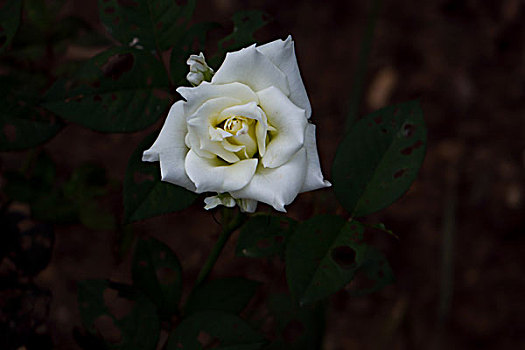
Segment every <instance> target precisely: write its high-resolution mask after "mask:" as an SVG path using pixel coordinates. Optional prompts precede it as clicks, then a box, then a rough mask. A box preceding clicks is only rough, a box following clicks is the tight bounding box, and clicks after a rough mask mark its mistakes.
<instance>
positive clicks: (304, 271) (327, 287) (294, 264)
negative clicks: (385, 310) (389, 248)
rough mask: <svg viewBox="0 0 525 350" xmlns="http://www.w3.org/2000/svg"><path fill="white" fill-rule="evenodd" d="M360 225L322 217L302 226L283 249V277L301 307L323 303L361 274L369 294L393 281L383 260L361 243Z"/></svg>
mask: <svg viewBox="0 0 525 350" xmlns="http://www.w3.org/2000/svg"><path fill="white" fill-rule="evenodd" d="M363 231H364V228H363V225H362V224H360V223H359V222H357V221H350V222H345V221H344V220H343V219H342V218H341V217H338V216H330V215H322V216H316V217H314V218H312V219H310V220H307V221H305V222H303V223H301V224H300V225H299V226H298V227H297V229H296V231H295V233H294V235H293V236H292V237H290V240H289V242H288V244H287V247H286V277H287V280H288V285H289V287H290V291H291V292H292V295H294V297H295V298H296V299H297V300H298V301H299V303H300V304H308V303H311V302H314V301H317V300H320V299H323V298H325V297H327V296H329V295H331V294H333V293H335V292H337V291H339V290H340V289H342V288H343V287H344V286H345V285H347V284H348V283H349V282H351V281H352V280H353V279H354V277H355V275H356V273H357V272H361V271H362V272H364V275H366V277H367V278H369V279H371V280H372V282H373V285H372V286H371V287H370V286H366V287H364V289H363V290H359V291H356V293H360V292H363V293H365V292H372V291H375V290H378V289H380V288H382V287H383V286H385V285H387V284H389V283H391V282H392V281H393V277H392V271H391V270H390V267H389V266H388V263H387V261H386V259H385V258H384V257H383V256H382V255H381V253H379V252H378V251H377V250H375V248H373V247H369V246H368V245H366V244H364V243H360V241H361V240H362V238H363Z"/></svg>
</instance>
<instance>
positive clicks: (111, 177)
mask: <svg viewBox="0 0 525 350" xmlns="http://www.w3.org/2000/svg"><path fill="white" fill-rule="evenodd" d="M6 3H7V4H8V5H9V6H12V11H13V13H16V11H20V7H19V4H20V2H17V1H3V2H2V6H4V4H6ZM24 4H25V10H24V13H23V16H22V26H21V27H20V30H19V31H18V32H17V33H16V35H15V36H14V38H13V40H12V41H11V39H10V37H11V34H10V33H9V27H5V28H4V27H3V28H1V31H0V50H2V52H4V51H6V48H7V47H8V46H10V49H9V52H7V53H6V55H4V56H2V59H1V60H0V80H1V85H0V89H1V92H2V93H1V96H0V99H1V106H2V117H1V118H2V119H1V120H0V121H1V122H2V124H1V130H0V141H2V144H5V142H7V144H9V148H3V149H2V150H3V151H5V152H2V153H1V154H0V171H1V173H0V181H1V184H0V185H1V188H0V200H1V204H2V212H1V218H0V219H1V222H2V223H1V225H2V226H1V227H2V236H1V237H2V241H1V242H0V249H1V252H2V255H1V258H2V261H1V265H0V283H1V285H0V293H1V296H0V306H1V313H0V334H8V335H9V339H8V341H9V342H11V343H12V344H15V343H16V344H19V345H24V346H25V347H26V348H27V349H51V348H53V349H78V348H79V343H82V342H84V344H85V343H86V342H89V341H93V340H92V339H91V338H89V337H87V336H86V335H85V334H84V333H82V332H83V331H82V330H81V320H80V315H79V311H78V309H79V307H78V305H77V282H78V281H81V280H85V279H91V278H108V277H110V278H111V280H112V281H116V282H122V283H127V282H130V281H131V273H130V271H131V258H130V254H128V253H129V251H130V248H131V247H132V246H133V244H134V241H135V239H136V237H141V236H150V235H151V236H154V237H157V238H159V239H160V240H162V241H163V242H165V243H166V244H167V245H169V246H170V247H171V248H172V249H173V250H174V251H175V252H176V253H177V255H178V256H179V259H180V261H181V264H182V265H183V266H184V271H183V279H184V281H185V282H186V283H185V285H186V286H188V287H187V288H186V289H184V290H183V298H184V297H185V295H186V296H187V293H188V292H189V289H188V288H189V287H190V286H191V282H192V281H194V279H195V277H196V275H197V273H198V270H199V268H200V266H201V265H202V263H203V261H204V259H205V257H206V255H207V254H208V252H209V250H210V248H211V246H212V245H213V243H214V241H215V240H216V237H217V233H218V229H219V226H218V225H217V224H216V223H215V222H214V220H213V218H212V216H211V215H210V214H209V213H208V212H205V211H204V210H203V209H202V206H203V204H202V202H201V200H200V199H199V200H197V201H196V202H195V203H194V204H193V205H192V206H191V207H189V208H188V209H186V210H185V211H183V212H178V213H173V214H168V215H163V216H160V217H156V218H152V219H148V220H146V221H141V222H138V223H136V224H134V225H133V227H132V228H130V227H128V226H123V225H122V224H121V222H122V219H123V215H124V213H125V212H124V208H123V205H122V195H123V193H122V183H123V181H124V174H125V172H126V167H127V164H128V160H129V159H130V157H131V156H132V154H133V152H134V150H135V149H136V147H137V146H138V145H139V144H140V143H141V142H142V140H143V139H144V138H145V137H146V136H147V135H149V134H150V133H151V132H153V131H154V130H157V129H158V128H159V127H160V126H161V124H162V120H158V121H157V122H155V123H154V124H153V125H151V126H150V127H148V128H147V129H146V130H144V131H139V132H133V130H128V131H131V132H128V133H118V134H104V133H101V132H95V131H91V130H89V129H86V128H84V127H81V126H79V125H77V124H75V123H64V122H63V121H62V120H61V119H60V118H58V117H57V116H56V115H53V114H51V113H50V112H49V111H47V110H45V109H43V108H41V107H40V105H41V103H42V101H43V100H44V99H45V97H46V93H47V94H49V92H48V91H49V90H48V89H49V88H50V87H51V86H52V85H53V83H55V82H56V81H58V80H59V79H61V78H69V77H71V76H73V75H74V74H77V72H78V70H79V68H80V67H81V65H82V62H83V61H85V60H86V59H89V58H91V57H93V56H95V55H97V54H99V53H101V52H103V51H105V50H106V49H108V48H110V47H111V46H113V45H115V44H116V40H115V39H114V38H112V37H110V36H108V35H107V33H106V30H105V28H104V27H103V25H102V23H101V22H100V21H99V15H98V4H97V1H94V0H93V1H81V0H69V1H43V0H26V1H24ZM17 6H18V7H17ZM370 6H371V2H370V3H367V2H359V1H323V2H319V1H309V0H306V1H295V0H292V1H288V2H286V3H283V2H282V1H274V0H266V1H259V0H250V1H240V0H210V1H205V0H203V1H199V2H198V4H197V8H196V10H195V17H194V21H195V22H218V25H214V26H211V27H210V28H212V27H213V30H212V31H210V34H209V36H208V37H207V39H206V45H205V46H204V53H205V54H206V56H207V57H211V56H213V55H214V54H216V53H219V56H220V54H221V50H220V48H221V45H219V46H217V42H218V41H219V40H221V39H222V38H224V37H225V36H227V35H228V34H229V33H231V32H232V28H233V25H232V22H231V21H230V18H232V16H234V14H235V13H237V12H238V11H240V10H251V9H258V10H262V11H264V12H265V13H267V14H269V18H265V20H267V21H269V23H268V24H267V25H266V26H264V27H262V29H261V30H259V31H258V32H257V33H256V35H255V38H256V39H257V40H258V41H259V42H261V43H263V42H268V41H271V40H274V39H276V38H283V39H284V38H285V37H286V36H288V35H289V34H291V35H292V36H293V38H294V40H295V42H296V53H297V56H298V60H299V65H300V68H301V73H302V77H303V80H304V82H305V85H306V88H307V91H308V93H309V97H310V100H311V103H312V107H313V111H314V112H313V117H312V120H313V121H314V122H315V123H316V124H317V125H318V128H317V130H318V131H317V132H318V146H319V151H320V157H321V165H322V167H323V169H324V172H325V174H327V177H328V178H329V179H330V178H331V176H330V174H329V170H330V166H331V164H332V160H333V158H334V156H335V150H336V147H337V145H338V144H339V141H340V140H341V139H342V137H343V130H344V124H345V119H346V115H347V113H348V110H349V97H350V89H351V83H352V79H353V78H354V76H355V74H356V71H355V67H356V64H357V61H358V55H359V49H360V45H361V40H362V36H363V33H364V29H365V24H366V18H367V15H368V13H369V12H370ZM15 17H16V16H13V18H15ZM2 20H4V19H2ZM12 20H13V19H12V18H8V19H7V22H4V23H11V22H9V21H12ZM210 28H206V29H210ZM117 39H118V38H117ZM248 39H249V38H248ZM524 43H525V5H524V4H523V2H521V1H519V0H503V1H492V0H488V1H468V0H456V1H451V0H431V1H425V2H421V3H417V4H416V3H414V2H413V1H408V0H401V1H395V2H394V1H383V6H382V8H381V10H380V13H379V18H378V21H377V28H376V31H375V36H374V42H373V45H372V48H371V56H370V59H369V62H368V71H367V73H366V75H365V85H364V90H363V100H362V103H361V104H360V108H359V113H358V115H363V114H365V113H368V112H371V111H373V110H376V109H378V108H380V107H383V106H386V105H388V104H391V103H395V102H399V101H406V100H409V99H413V98H420V100H421V105H422V108H423V110H424V112H425V120H426V123H427V126H428V129H429V133H428V140H429V141H428V146H427V156H426V159H425V162H424V164H423V168H422V170H421V172H420V175H419V178H418V180H417V181H416V183H415V184H414V185H413V186H412V188H411V190H410V191H409V192H408V193H407V194H406V195H405V196H404V197H403V198H402V199H401V200H400V201H398V202H397V203H396V204H394V205H393V206H391V207H390V208H388V209H387V210H384V211H382V212H380V213H378V214H374V215H373V216H372V217H371V221H377V222H385V223H387V224H388V225H389V227H388V228H389V229H391V230H392V231H393V232H395V233H396V234H397V235H398V236H399V239H395V238H393V237H392V236H389V235H382V234H378V235H374V236H372V237H371V238H370V239H371V240H372V242H371V243H372V244H373V245H374V246H377V247H379V248H380V249H381V250H382V251H383V252H385V254H386V255H387V257H388V260H389V261H390V263H391V266H392V269H393V271H394V272H395V275H396V283H395V284H393V285H391V286H389V287H386V288H385V289H383V290H382V291H381V292H378V293H375V294H371V295H368V296H362V297H354V296H350V295H349V294H348V293H347V292H345V291H342V292H340V293H338V294H336V296H335V297H333V298H331V299H330V302H329V304H328V305H327V315H326V326H325V330H326V335H325V337H324V340H323V348H324V349H329V350H332V349H333V350H336V349H352V348H357V349H384V348H386V347H387V346H388V347H389V348H394V349H442V348H445V347H455V348H460V349H493V348H498V349H507V348H508V349H511V348H512V349H514V348H521V347H525V339H524V337H523V334H525V328H524V325H525V322H524V316H523V315H524V314H525V305H524V303H523V301H522V297H523V295H524V294H525V278H523V269H524V267H525V266H524V262H525V254H524V253H525V250H524V248H525V246H524V245H525V239H524V236H523V234H524V230H525V215H524V212H525V211H524V210H525V199H524V191H525V182H524V180H525V177H524V176H525V118H524V112H525V104H524V99H523V97H524V96H523V94H524V91H525V66H524V65H523V62H525V44H524ZM217 47H219V48H218V49H217ZM210 48H213V49H210ZM163 58H164V61H165V62H168V61H169V60H172V59H174V58H172V57H170V56H169V54H166V55H165V57H163ZM178 59H181V60H182V62H184V57H180V58H178ZM218 62H220V60H216V61H215V62H213V61H212V64H213V63H214V64H215V65H214V68H218V66H217V63H218ZM179 68H180V69H182V71H181V72H179V73H177V74H179V75H178V76H179V78H180V77H183V76H184V74H185V71H186V68H187V67H186V66H185V65H183V64H181V65H180V67H179ZM113 73H115V72H113ZM115 74H118V72H116V73H115ZM164 78H167V77H164ZM159 79H162V77H159ZM171 79H172V80H173V79H175V76H172V77H171ZM48 96H49V95H48ZM157 97H158V96H157ZM159 98H161V99H162V98H164V97H162V96H161V97H159ZM13 115H15V116H28V115H30V116H31V119H30V121H27V120H25V119H24V118H22V119H20V120H19V123H20V124H17V125H13V124H12V123H7V122H6V119H5V118H6V116H13ZM95 117H96V116H95ZM161 119H162V118H161ZM35 123H38V124H35ZM31 125H39V127H38V128H35V129H34V130H32V129H31ZM19 128H26V130H28V131H26V132H25V133H24V135H26V137H24V138H22V139H21V138H19V137H18V136H20V133H18V134H17V131H19ZM55 134H56V136H55V137H53V138H52V139H51V140H50V141H49V142H46V143H44V144H42V145H39V146H38V147H36V148H33V149H31V150H27V151H20V150H19V149H20V148H25V147H29V146H31V145H36V144H40V142H41V141H43V140H46V139H48V138H51V137H52V136H54V135H55ZM334 211H336V212H339V213H342V209H340V208H339V207H338V204H337V202H336V200H335V198H334V196H333V193H332V192H330V191H317V192H313V193H307V194H303V195H301V196H299V197H298V198H297V200H296V201H295V202H294V203H293V204H292V205H291V206H290V207H289V216H290V217H292V218H294V219H297V220H304V219H306V218H309V217H311V216H312V215H313V214H318V213H325V212H334ZM236 239H237V236H234V237H233V240H234V241H235V240H236ZM230 243H231V242H230ZM234 250H235V245H234V244H233V243H231V244H229V245H228V246H227V247H226V251H225V253H224V255H223V256H222V258H221V259H220V260H219V263H218V266H217V268H216V269H215V270H214V273H213V276H214V277H227V276H233V275H234V276H250V277H251V278H252V279H255V280H258V281H261V282H264V284H262V285H261V287H260V288H259V289H258V291H257V295H256V297H255V298H254V299H253V300H252V301H251V302H250V304H249V305H248V311H250V310H260V308H258V306H260V304H261V303H262V301H263V300H266V299H267V297H268V295H270V294H273V293H275V292H279V291H284V290H285V289H286V283H285V272H284V266H283V265H282V263H280V262H279V261H278V259H266V260H257V261H256V260H251V259H248V258H239V257H234V253H235V252H234ZM271 308H273V309H276V310H281V311H282V310H283V309H284V308H285V306H283V305H282V301H281V300H279V299H278V298H275V297H274V298H273V299H272V303H271ZM274 311H275V310H274ZM253 312H255V311H253ZM257 312H264V311H257ZM267 312H272V310H267ZM269 322H270V323H271V320H270V321H269ZM314 322H315V321H312V323H314ZM270 326H271V325H268V328H271V327H270ZM308 329H310V328H308ZM303 331H304V329H303V330H301V328H299V329H294V328H293V327H292V328H289V329H287V333H286V334H287V336H288V337H291V338H293V337H297V334H301V332H303ZM11 343H9V344H11ZM91 346H95V347H96V346H97V344H92V345H91Z"/></svg>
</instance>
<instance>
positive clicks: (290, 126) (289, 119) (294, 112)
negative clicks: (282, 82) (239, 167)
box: [257, 87, 308, 168]
mask: <svg viewBox="0 0 525 350" xmlns="http://www.w3.org/2000/svg"><path fill="white" fill-rule="evenodd" d="M257 96H259V100H260V105H261V108H262V109H263V110H264V112H265V113H266V116H267V118H268V123H270V125H271V126H273V127H274V128H275V129H276V131H275V132H274V133H271V136H272V139H271V141H270V142H269V143H268V144H267V145H266V152H265V154H264V156H263V157H262V164H263V166H265V167H267V168H276V167H278V166H281V165H282V164H284V163H286V162H287V161H288V160H289V159H290V158H291V157H292V156H293V155H294V154H295V153H296V152H297V151H298V150H299V149H300V148H301V147H303V143H304V133H305V129H306V125H307V124H308V120H307V119H306V115H305V111H304V109H301V108H299V107H297V106H296V105H294V104H293V103H292V102H291V101H290V100H289V99H288V97H286V96H285V95H284V94H283V93H282V92H281V91H280V90H279V89H277V88H275V87H269V88H268V89H264V90H262V91H259V92H258V93H257Z"/></svg>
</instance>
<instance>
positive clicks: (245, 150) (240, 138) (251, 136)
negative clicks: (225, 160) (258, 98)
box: [216, 115, 257, 159]
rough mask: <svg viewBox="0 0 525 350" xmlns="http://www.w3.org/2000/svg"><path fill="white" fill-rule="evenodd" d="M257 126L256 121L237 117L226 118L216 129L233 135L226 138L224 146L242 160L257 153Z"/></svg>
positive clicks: (240, 116)
mask: <svg viewBox="0 0 525 350" xmlns="http://www.w3.org/2000/svg"><path fill="white" fill-rule="evenodd" d="M256 124H257V121H256V120H254V119H251V118H247V117H244V116H242V115H235V116H230V117H228V118H226V119H225V120H223V121H222V122H221V123H220V124H219V125H217V126H216V127H217V128H219V129H222V130H224V131H226V132H228V133H229V134H231V136H226V137H225V138H224V141H223V143H222V144H223V146H224V147H225V149H227V150H228V151H231V152H233V153H235V154H236V155H237V156H238V157H239V158H240V159H247V158H252V157H253V156H254V155H255V153H257V137H256V136H255V125H256Z"/></svg>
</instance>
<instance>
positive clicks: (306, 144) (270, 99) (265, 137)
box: [142, 37, 330, 212]
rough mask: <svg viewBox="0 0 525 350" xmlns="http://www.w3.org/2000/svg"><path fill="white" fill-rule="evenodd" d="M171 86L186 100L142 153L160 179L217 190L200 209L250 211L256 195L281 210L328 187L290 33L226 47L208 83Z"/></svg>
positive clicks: (199, 190)
mask: <svg viewBox="0 0 525 350" xmlns="http://www.w3.org/2000/svg"><path fill="white" fill-rule="evenodd" d="M202 60H203V61H204V57H203V58H202ZM177 92H178V93H180V94H181V95H182V97H184V99H185V101H182V100H181V101H178V102H176V103H175V104H174V105H173V106H172V107H171V109H170V112H169V114H168V117H167V119H166V121H165V123H164V126H163V127H162V130H161V132H160V134H159V137H158V138H157V140H156V141H155V143H154V144H153V146H151V148H150V149H148V150H147V151H145V152H144V155H143V158H142V159H143V160H144V161H148V162H154V161H160V168H161V177H162V180H163V181H167V182H171V183H173V184H176V185H179V186H182V187H184V188H186V189H188V190H190V191H194V192H197V193H203V192H216V193H217V196H213V197H208V198H206V199H205V202H206V208H207V209H209V208H213V207H215V206H217V205H219V204H222V205H226V206H230V207H231V206H233V205H235V203H237V204H238V205H239V206H240V207H241V210H243V211H247V212H253V211H255V209H256V206H257V202H258V201H260V202H263V203H266V204H269V205H271V206H273V207H274V208H275V209H276V210H279V211H283V212H285V211H286V210H285V209H284V206H285V205H288V204H290V203H291V202H292V201H293V200H294V199H295V197H296V196H297V195H298V194H299V193H301V192H306V191H312V190H315V189H318V188H321V187H327V186H330V183H329V182H328V181H325V180H324V179H323V175H322V173H321V168H320V165H319V156H318V154H317V146H316V141H315V126H314V125H313V124H310V123H309V121H308V119H309V118H310V116H311V107H310V102H309V101H308V96H307V95H306V90H305V88H304V85H303V82H302V79H301V76H300V74H299V67H298V65H297V60H296V58H295V51H294V42H293V41H292V39H291V37H288V38H287V39H286V40H285V41H283V40H276V41H273V42H271V43H268V44H265V45H262V46H258V47H256V46H255V45H252V46H250V47H247V48H245V49H242V50H240V51H236V52H231V53H228V54H227V55H226V58H225V60H224V62H223V64H222V66H221V67H220V68H219V69H218V70H217V72H216V73H215V75H213V78H212V79H211V82H206V81H204V82H202V83H201V84H200V85H198V86H196V87H179V88H178V89H177Z"/></svg>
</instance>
